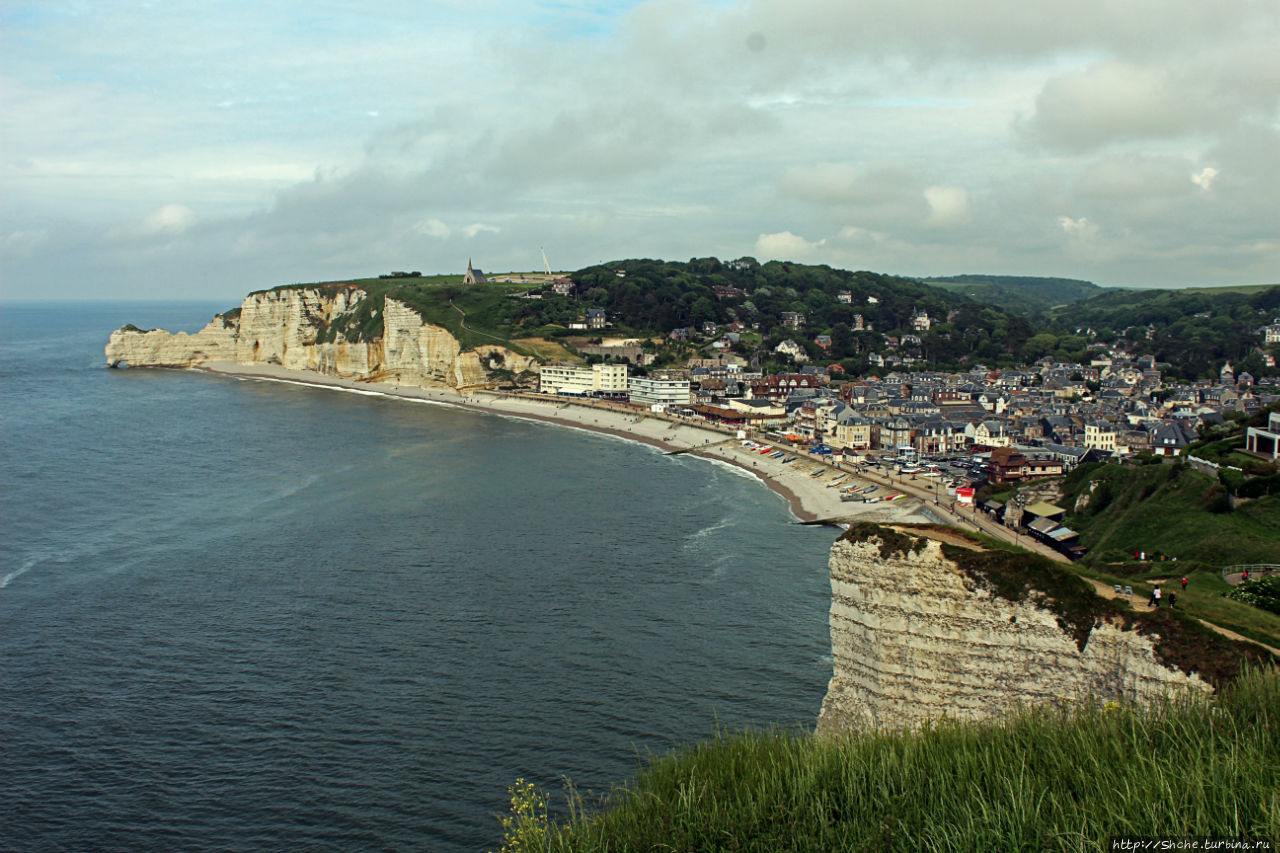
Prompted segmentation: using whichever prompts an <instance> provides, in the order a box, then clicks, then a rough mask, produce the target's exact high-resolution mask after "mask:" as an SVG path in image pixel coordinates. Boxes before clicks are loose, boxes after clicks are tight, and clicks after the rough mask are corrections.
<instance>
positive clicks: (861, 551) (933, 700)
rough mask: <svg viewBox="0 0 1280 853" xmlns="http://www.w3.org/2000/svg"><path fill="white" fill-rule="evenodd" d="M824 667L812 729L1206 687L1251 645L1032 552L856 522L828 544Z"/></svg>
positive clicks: (911, 724) (1234, 669) (947, 533)
mask: <svg viewBox="0 0 1280 853" xmlns="http://www.w3.org/2000/svg"><path fill="white" fill-rule="evenodd" d="M830 572H831V616H830V624H831V646H832V662H833V670H834V671H833V675H832V678H831V682H830V684H829V685H828V688H827V695H826V698H825V699H824V700H823V704H822V712H821V714H820V716H819V718H818V731H819V732H820V733H834V732H839V731H843V730H849V729H859V730H866V729H888V730H892V729H905V728H915V727H918V726H921V725H924V724H927V723H929V722H931V721H935V720H940V719H943V718H949V719H955V720H982V719H987V718H991V717H996V716H999V715H1001V714H1003V713H1005V712H1008V711H1011V710H1013V709H1015V708H1017V707H1019V706H1024V705H1033V704H1043V703H1049V702H1055V701H1062V700H1071V701H1085V700H1087V701H1100V702H1106V701H1113V700H1115V701H1119V700H1127V701H1130V702H1135V703H1138V704H1147V703H1150V702H1152V701H1155V700H1158V699H1160V698H1162V697H1165V696H1171V695H1174V694H1178V693H1186V692H1191V693H1207V692H1210V691H1212V690H1213V689H1214V688H1215V687H1217V686H1219V685H1220V684H1222V683H1224V682H1225V681H1228V680H1230V679H1231V678H1233V677H1234V676H1235V675H1236V674H1237V673H1238V671H1239V669H1240V665H1241V663H1242V662H1244V661H1246V660H1248V661H1259V662H1260V661H1261V655H1262V654H1263V653H1260V652H1259V651H1258V650H1257V649H1255V648H1253V647H1251V646H1248V645H1247V644H1240V643H1235V642H1232V641H1230V640H1227V639H1226V638H1223V637H1220V636H1218V635H1217V634H1214V633H1212V632H1211V631H1209V630H1208V629H1207V628H1205V627H1204V626H1203V625H1201V624H1200V623H1199V622H1197V621H1196V620H1195V619H1192V618H1190V617H1185V618H1184V617H1182V616H1181V615H1180V614H1177V613H1173V612H1170V611H1168V610H1164V611H1156V612H1153V613H1137V612H1135V611H1133V610H1132V609H1131V608H1129V607H1128V606H1127V605H1124V604H1122V603H1120V602H1117V601H1111V600H1108V599H1104V598H1102V597H1100V596H1098V595H1097V593H1096V592H1095V591H1094V590H1093V589H1092V588H1091V587H1090V585H1089V584H1088V583H1086V582H1085V581H1084V580H1083V579H1081V578H1079V577H1077V576H1076V575H1074V574H1072V573H1071V572H1070V571H1069V570H1067V569H1065V568H1064V567H1061V566H1058V565H1056V564H1054V563H1052V562H1050V561H1048V560H1045V559H1044V558H1042V557H1039V556H1037V555H1034V554H1028V553H1025V552H1012V551H1002V550H986V549H984V548H983V546H981V545H980V544H978V543H977V542H976V541H972V540H969V539H968V538H967V537H965V536H964V535H963V534H961V533H959V532H958V531H953V530H949V529H945V528H931V527H929V526H899V527H897V528H887V527H880V526H877V525H874V524H857V525H854V526H853V527H851V528H850V529H849V530H848V531H847V532H846V533H845V534H844V535H842V536H841V537H840V539H839V540H837V541H836V543H835V545H833V546H832V549H831V558H830Z"/></svg>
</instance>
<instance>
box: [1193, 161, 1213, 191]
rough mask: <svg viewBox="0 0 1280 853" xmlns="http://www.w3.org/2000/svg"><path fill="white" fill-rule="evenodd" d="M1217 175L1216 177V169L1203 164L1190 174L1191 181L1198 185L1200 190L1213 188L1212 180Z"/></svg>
mask: <svg viewBox="0 0 1280 853" xmlns="http://www.w3.org/2000/svg"><path fill="white" fill-rule="evenodd" d="M1217 177H1218V170H1217V169H1215V168H1213V167H1212V166H1205V167H1204V168H1203V169H1201V170H1200V171H1199V172H1196V173H1195V174H1193V175H1192V176H1191V183H1193V184H1195V185H1196V186H1198V187H1200V189H1202V190H1209V189H1212V188H1213V181H1214V179H1215V178H1217Z"/></svg>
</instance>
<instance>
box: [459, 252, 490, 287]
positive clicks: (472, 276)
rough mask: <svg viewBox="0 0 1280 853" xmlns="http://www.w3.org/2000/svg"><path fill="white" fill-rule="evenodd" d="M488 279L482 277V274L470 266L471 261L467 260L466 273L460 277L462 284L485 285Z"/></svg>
mask: <svg viewBox="0 0 1280 853" xmlns="http://www.w3.org/2000/svg"><path fill="white" fill-rule="evenodd" d="M488 281H489V279H487V278H485V277H484V273H483V272H481V271H480V270H478V269H476V268H475V267H473V266H471V259H470V258H467V272H466V274H465V275H463V276H462V283H463V284H487V283H488Z"/></svg>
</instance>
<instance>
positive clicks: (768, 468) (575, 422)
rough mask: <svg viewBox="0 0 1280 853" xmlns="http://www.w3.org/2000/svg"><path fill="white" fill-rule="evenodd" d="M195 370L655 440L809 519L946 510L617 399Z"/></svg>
mask: <svg viewBox="0 0 1280 853" xmlns="http://www.w3.org/2000/svg"><path fill="white" fill-rule="evenodd" d="M194 369H196V370H201V371H204V372H208V373H215V374H220V375H225V376H232V377H236V378H240V379H258V380H264V381H273V382H290V383H295V384H301V385H310V386H316V387H324V388H335V389H343V390H347V391H356V392H361V393H366V394H377V395H381V396H386V397H393V398H401V399H405V400H415V401H427V402H433V403H439V404H443V405H449V406H457V407H459V408H464V409H472V410H475V411H481V412H489V413H492V414H496V415H501V416H506V417H516V418H525V419H529V420H538V421H543V422H547V423H555V424H560V425H562V426H565V427H572V428H577V429H585V430H589V431H591V432H597V433H602V434H606V435H612V436H616V437H619V438H623V439H628V440H631V441H636V442H640V443H643V444H648V445H651V446H654V447H658V448H661V449H662V450H665V451H667V452H669V453H690V454H692V455H695V456H698V457H701V458H704V459H707V460H710V461H713V462H718V463H723V464H729V465H733V466H735V467H737V468H739V469H741V470H743V471H746V472H747V473H749V474H751V475H753V476H755V477H756V478H758V479H759V480H760V482H761V483H763V484H764V485H765V486H767V487H768V488H770V489H772V490H773V491H774V492H776V493H777V494H779V495H781V496H782V497H784V498H785V499H786V500H787V502H788V503H789V504H790V507H791V512H792V514H793V515H795V517H796V518H797V519H798V520H800V521H803V522H828V523H831V524H845V523H850V522H854V521H874V522H879V523H908V522H930V521H936V520H938V516H940V515H945V513H937V512H935V511H934V508H932V507H931V508H930V510H929V514H926V513H925V511H924V501H923V500H921V499H920V498H918V497H914V496H911V497H904V498H900V499H898V500H895V501H883V500H881V501H879V502H877V503H862V502H858V501H842V500H841V499H840V487H843V486H846V485H849V484H851V483H863V484H872V483H874V482H875V480H874V479H872V478H867V477H864V476H861V475H854V474H852V473H849V472H847V471H844V470H840V469H836V468H835V467H833V466H831V465H830V464H827V463H826V462H824V461H822V460H821V459H820V458H819V457H815V456H811V455H809V454H807V453H804V452H803V451H802V450H800V449H798V448H797V449H794V450H791V451H790V452H789V453H788V455H787V457H783V458H784V459H785V458H790V457H791V456H795V457H797V458H796V459H795V461H794V462H790V463H786V464H784V462H783V459H775V458H773V457H772V456H771V455H769V454H767V453H760V452H758V448H756V449H753V448H751V447H747V446H744V444H743V442H742V441H741V440H740V439H739V438H738V437H737V436H738V433H737V431H736V430H734V429H730V428H717V427H715V426H712V425H710V424H705V423H698V422H690V421H684V420H680V419H677V418H672V417H668V416H660V415H657V414H653V413H649V412H643V411H637V410H635V409H631V408H628V407H622V406H619V405H617V404H609V403H601V402H596V401H589V400H583V399H579V398H572V397H539V396H530V395H514V394H505V393H501V392H494V391H481V390H470V391H462V392H460V391H457V390H455V389H453V388H450V387H448V386H444V385H441V386H438V387H422V386H417V385H400V384H397V383H395V382H369V381H355V380H351V379H342V378H339V377H335V376H326V375H322V374H319V373H314V372H311V371H300V370H286V369H284V368H282V367H279V366H277V365H267V364H252V365H246V364H238V363H235V362H229V361H216V362H207V363H205V364H203V365H201V366H200V367H197V368H194ZM761 446H763V445H761ZM779 449H783V448H779ZM891 494H893V492H892V491H889V490H887V489H885V488H884V487H881V489H880V490H879V491H878V492H877V496H880V497H887V496H888V495H891Z"/></svg>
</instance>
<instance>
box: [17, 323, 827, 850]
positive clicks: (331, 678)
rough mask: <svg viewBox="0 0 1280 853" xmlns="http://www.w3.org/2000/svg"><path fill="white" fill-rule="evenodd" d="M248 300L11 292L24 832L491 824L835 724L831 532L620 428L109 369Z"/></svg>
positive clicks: (38, 844)
mask: <svg viewBox="0 0 1280 853" xmlns="http://www.w3.org/2000/svg"><path fill="white" fill-rule="evenodd" d="M226 307H227V306H226V305H191V304H181V305H156V304H135V305H94V306H90V307H83V306H77V307H50V306H13V305H8V306H0V440H2V441H3V458H2V459H0V486H2V487H3V488H2V489H0V502H2V503H0V511H2V512H3V516H2V517H3V528H2V530H3V533H2V535H0V795H2V796H0V812H3V817H0V849H3V850H14V851H44V850H49V851H55V850H56V851H65V850H84V851H98V850H104V851H105V850H110V851H136V850H302V849H305V850H334V851H338V850H341V851H351V850H429V851H454V850H457V851H464V850H465V851H473V850H483V849H487V848H490V847H496V846H497V845H498V844H499V842H500V834H501V832H500V827H499V824H498V822H497V819H496V817H495V815H496V814H498V813H500V812H502V811H504V809H505V806H506V799H507V786H508V785H510V784H512V782H513V781H514V780H515V779H516V778H517V777H520V776H523V777H525V778H527V779H531V780H533V781H535V782H538V783H539V784H542V785H546V786H548V787H549V788H551V789H552V790H553V791H555V792H558V791H559V790H560V779H561V777H562V776H567V777H569V778H571V779H572V780H573V781H574V783H575V784H576V785H577V786H578V787H579V788H581V789H585V790H592V791H596V792H603V791H607V790H608V788H609V786H610V785H611V784H615V783H623V782H626V781H627V779H628V778H629V777H630V776H631V774H632V773H633V772H634V771H635V769H636V767H637V765H638V756H640V755H642V754H644V753H646V752H663V751H666V750H668V749H670V748H672V747H674V746H677V745H679V744H682V743H688V742H691V741H696V740H699V739H702V738H705V737H706V736H708V735H709V734H710V733H711V732H712V731H713V730H714V729H715V728H716V727H717V726H723V727H727V728H731V729H732V728H742V727H763V726H768V725H770V724H773V723H778V724H781V725H783V726H785V727H802V728H805V729H810V728H812V727H813V725H814V723H815V719H816V715H817V712H818V708H819V705H820V703H821V699H822V694H823V691H824V690H825V688H826V681H827V679H828V678H829V677H830V659H829V657H828V654H829V644H828V639H827V625H826V620H827V615H826V613H827V607H828V602H829V588H828V586H827V578H826V567H825V566H826V552H827V549H828V548H829V546H830V544H831V541H832V539H833V538H834V537H833V533H832V531H830V530H823V529H817V528H808V527H799V526H796V525H793V524H791V523H790V521H791V518H790V516H789V513H788V511H787V508H786V505H785V504H784V502H783V501H782V500H781V499H780V498H778V497H776V496H775V495H773V494H771V493H770V492H768V491H766V490H765V489H764V488H763V487H761V486H760V485H759V484H757V483H756V482H755V481H754V480H751V479H749V478H747V477H744V476H742V475H740V474H738V473H735V472H734V471H732V470H727V469H725V468H721V467H717V466H715V465H712V464H710V463H707V462H704V461H701V460H697V459H692V458H687V457H669V456H663V455H661V454H660V453H659V452H657V451H655V450H653V449H650V448H645V447H642V446H639V445H635V444H630V443H627V442H623V441H619V440H616V439H611V438H607V437H602V436H595V435H591V434H587V433H583V432H577V431H572V430H567V429H563V428H560V427H554V426H548V425H543V424H536V423H529V422H523V421H517V420H511V419H504V418H500V417H496V416H493V415H487V414H478V413H473V412H467V411H460V410H457V409H451V408H448V407H443V406H437V405H429V404H420V403H409V402H403V401H396V400H389V399H386V398H382V397H377V396H364V395H360V394H353V393H342V392H337V391H327V390H318V389H312V388H304V387H298V386H293V385H287V384H280V383H267V382H257V381H245V380H236V379H230V378H225V377H215V376H207V375H203V374H200V373H195V372H187V371H169V370H131V371H130V370H121V371H113V370H107V369H106V368H105V367H104V366H103V365H104V359H103V352H102V348H103V345H104V344H105V343H106V339H107V336H108V335H109V333H110V331H111V330H112V329H114V328H117V327H119V326H120V325H121V324H123V323H125V322H133V323H136V324H137V325H139V326H143V327H150V326H162V327H165V328H169V329H171V330H178V329H185V330H195V329H197V328H199V327H200V326H202V325H203V324H204V322H206V321H207V320H208V319H209V317H211V316H212V315H213V313H214V312H215V311H217V310H220V309H223V308H226Z"/></svg>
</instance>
